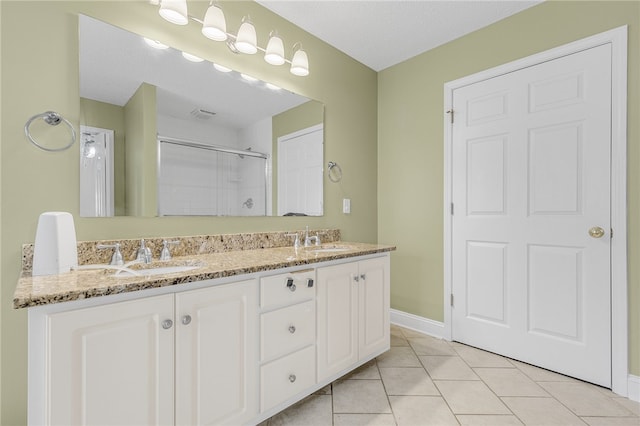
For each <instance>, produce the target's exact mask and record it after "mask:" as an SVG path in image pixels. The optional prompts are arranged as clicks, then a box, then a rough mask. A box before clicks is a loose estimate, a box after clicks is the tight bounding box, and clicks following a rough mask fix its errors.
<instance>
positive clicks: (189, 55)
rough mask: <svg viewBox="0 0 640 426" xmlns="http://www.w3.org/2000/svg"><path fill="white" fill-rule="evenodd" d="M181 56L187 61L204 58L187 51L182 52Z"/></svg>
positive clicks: (198, 60) (197, 60)
mask: <svg viewBox="0 0 640 426" xmlns="http://www.w3.org/2000/svg"><path fill="white" fill-rule="evenodd" d="M182 57H183V58H185V59H186V60H187V61H191V62H202V61H204V59H202V58H201V57H200V56H196V55H192V54H191V53H187V52H182Z"/></svg>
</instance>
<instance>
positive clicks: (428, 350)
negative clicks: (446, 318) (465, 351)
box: [408, 336, 457, 356]
mask: <svg viewBox="0 0 640 426" xmlns="http://www.w3.org/2000/svg"><path fill="white" fill-rule="evenodd" d="M408 340H409V344H410V345H411V347H412V348H413V350H414V351H415V353H416V354H417V355H453V356H455V355H457V354H456V352H455V351H454V350H453V348H451V345H449V344H448V343H447V342H446V341H444V340H442V339H436V338H434V337H429V336H425V337H412V338H410V339H408Z"/></svg>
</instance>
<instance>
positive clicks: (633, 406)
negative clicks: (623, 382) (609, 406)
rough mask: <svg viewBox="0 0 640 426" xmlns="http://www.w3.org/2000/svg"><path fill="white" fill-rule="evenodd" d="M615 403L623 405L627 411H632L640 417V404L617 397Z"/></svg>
mask: <svg viewBox="0 0 640 426" xmlns="http://www.w3.org/2000/svg"><path fill="white" fill-rule="evenodd" d="M613 400H614V401H615V402H617V403H618V404H620V405H622V406H623V407H624V408H626V409H627V410H629V411H631V412H632V413H633V414H635V415H636V416H640V402H637V401H632V400H630V399H629V398H621V397H615V398H613Z"/></svg>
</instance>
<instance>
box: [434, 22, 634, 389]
mask: <svg viewBox="0 0 640 426" xmlns="http://www.w3.org/2000/svg"><path fill="white" fill-rule="evenodd" d="M607 43H610V44H611V47H612V61H611V71H612V74H611V75H612V85H611V93H612V99H611V102H612V108H611V114H612V115H611V118H612V121H611V227H612V229H613V230H614V232H615V234H614V238H613V239H612V240H611V387H612V390H613V392H615V393H617V394H619V395H623V396H627V394H628V392H629V390H628V388H629V386H630V383H631V380H630V379H628V358H629V351H628V324H627V321H628V314H627V297H628V296H627V180H626V179H627V26H626V25H625V26H622V27H618V28H615V29H613V30H609V31H606V32H603V33H600V34H596V35H594V36H591V37H587V38H584V39H581V40H577V41H575V42H572V43H568V44H565V45H562V46H560V47H557V48H554V49H550V50H547V51H545V52H542V53H538V54H535V55H532V56H529V57H526V58H523V59H519V60H517V61H513V62H509V63H507V64H504V65H500V66H497V67H495V68H491V69H488V70H485V71H481V72H479V73H476V74H472V75H469V76H466V77H463V78H460V79H458V80H454V81H450V82H447V83H445V85H444V107H445V108H444V110H445V111H449V110H450V109H451V105H452V101H453V91H454V90H455V89H459V88H461V87H464V86H467V85H470V84H473V83H476V82H479V81H483V80H486V79H489V78H494V77H497V76H499V75H503V74H507V73H510V72H514V71H517V70H520V69H523V68H527V67H530V66H533V65H536V64H539V63H542V62H546V61H550V60H553V59H557V58H560V57H562V56H567V55H570V54H573V53H576V52H580V51H582V50H586V49H590V48H593V47H596V46H600V45H603V44H607ZM443 123H444V185H445V188H444V331H443V337H444V338H445V339H449V340H451V336H452V330H451V306H450V304H449V300H450V294H451V288H452V282H451V270H452V267H453V264H452V256H451V231H452V221H451V214H450V206H451V200H452V187H451V182H452V177H451V173H452V166H451V161H452V154H451V145H452V140H451V137H452V134H451V123H450V117H449V114H444V119H443ZM634 383H635V382H634ZM636 395H637V394H636Z"/></svg>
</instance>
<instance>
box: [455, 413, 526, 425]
mask: <svg viewBox="0 0 640 426" xmlns="http://www.w3.org/2000/svg"><path fill="white" fill-rule="evenodd" d="M456 417H457V418H458V421H459V422H460V424H461V425H462V426H516V425H522V422H521V421H520V420H518V418H517V417H516V416H513V415H510V414H502V415H495V414H485V415H479V414H478V415H476V414H458V415H457V416H456Z"/></svg>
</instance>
